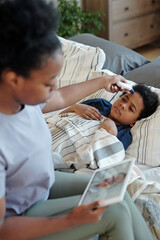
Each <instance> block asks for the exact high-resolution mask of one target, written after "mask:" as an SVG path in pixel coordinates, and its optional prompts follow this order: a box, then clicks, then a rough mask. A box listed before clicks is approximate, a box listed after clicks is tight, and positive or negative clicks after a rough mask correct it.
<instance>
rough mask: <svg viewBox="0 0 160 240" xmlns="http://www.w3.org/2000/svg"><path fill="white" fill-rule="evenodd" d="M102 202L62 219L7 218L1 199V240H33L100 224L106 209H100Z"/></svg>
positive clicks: (81, 208)
mask: <svg viewBox="0 0 160 240" xmlns="http://www.w3.org/2000/svg"><path fill="white" fill-rule="evenodd" d="M99 205H100V202H98V201H97V202H94V203H91V204H88V205H82V206H78V207H76V208H74V209H73V210H72V212H71V213H69V214H68V215H64V216H61V217H48V218H35V217H22V216H16V217H7V218H6V219H5V220H4V222H3V223H2V221H3V219H4V215H5V198H2V199H0V222H1V224H0V239H3V240H31V239H37V238H40V237H43V236H47V235H51V234H54V233H56V232H61V231H65V230H69V229H71V228H72V227H74V226H78V225H81V224H87V223H93V222H98V221H99V220H100V219H101V217H102V215H103V212H104V211H105V209H106V208H105V207H103V208H98V206H99Z"/></svg>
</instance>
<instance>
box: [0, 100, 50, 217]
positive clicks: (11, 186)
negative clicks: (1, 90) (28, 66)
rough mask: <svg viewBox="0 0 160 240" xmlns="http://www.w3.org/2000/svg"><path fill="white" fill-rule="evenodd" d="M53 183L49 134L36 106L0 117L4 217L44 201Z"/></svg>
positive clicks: (1, 185)
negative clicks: (4, 201)
mask: <svg viewBox="0 0 160 240" xmlns="http://www.w3.org/2000/svg"><path fill="white" fill-rule="evenodd" d="M53 183H54V166H53V161H52V151H51V134H50V131H49V129H48V126H47V124H46V122H45V119H44V117H43V114H42V111H41V108H40V106H39V105H37V106H28V105H25V106H24V108H23V109H22V110H21V111H20V112H18V113H16V114H13V115H6V114H2V113H0V198H2V197H3V196H4V195H5V197H6V209H7V211H6V216H11V215H17V214H21V213H23V212H24V211H25V210H26V209H28V208H29V207H30V206H32V205H33V204H34V203H36V202H38V201H40V200H45V199H47V198H48V195H49V189H50V187H51V186H52V185H53Z"/></svg>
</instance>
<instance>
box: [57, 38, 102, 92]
mask: <svg viewBox="0 0 160 240" xmlns="http://www.w3.org/2000/svg"><path fill="white" fill-rule="evenodd" d="M59 40H60V42H61V44H62V49H63V52H64V64H63V67H62V69H61V71H60V73H59V75H58V77H57V80H58V82H59V87H63V86H66V85H70V84H73V83H78V82H83V81H87V80H89V79H91V78H92V72H93V71H99V70H101V69H102V67H103V65H104V62H105V53H104V52H103V50H102V49H100V48H98V47H97V48H94V47H90V46H87V45H84V44H80V43H76V42H74V41H70V40H66V39H64V38H61V37H59Z"/></svg>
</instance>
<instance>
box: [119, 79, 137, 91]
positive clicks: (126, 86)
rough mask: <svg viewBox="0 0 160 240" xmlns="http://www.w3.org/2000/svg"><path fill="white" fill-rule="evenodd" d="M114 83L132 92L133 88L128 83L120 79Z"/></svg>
mask: <svg viewBox="0 0 160 240" xmlns="http://www.w3.org/2000/svg"><path fill="white" fill-rule="evenodd" d="M116 84H117V86H118V87H122V88H124V89H126V90H128V91H130V92H131V93H134V89H133V88H132V86H130V85H129V84H127V83H124V82H121V81H119V82H117V83H116Z"/></svg>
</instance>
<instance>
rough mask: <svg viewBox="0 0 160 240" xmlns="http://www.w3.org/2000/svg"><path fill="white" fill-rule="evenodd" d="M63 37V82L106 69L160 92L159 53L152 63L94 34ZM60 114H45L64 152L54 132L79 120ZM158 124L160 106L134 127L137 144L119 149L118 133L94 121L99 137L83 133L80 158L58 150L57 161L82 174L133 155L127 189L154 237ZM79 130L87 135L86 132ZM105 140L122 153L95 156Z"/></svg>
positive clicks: (158, 234)
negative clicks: (102, 129) (86, 137)
mask: <svg viewBox="0 0 160 240" xmlns="http://www.w3.org/2000/svg"><path fill="white" fill-rule="evenodd" d="M60 41H61V43H62V47H63V51H64V58H65V61H64V65H63V68H62V70H61V72H60V74H59V75H58V82H59V87H62V86H65V85H68V84H73V83H76V82H81V81H89V80H90V79H91V78H94V77H98V76H102V75H105V74H121V75H123V76H124V77H125V78H126V79H128V80H129V84H130V85H133V84H135V83H140V82H141V83H146V84H147V85H149V86H151V88H152V90H153V91H156V92H157V93H158V95H159V96H160V89H159V88H160V57H158V58H157V59H155V60H154V61H152V62H151V61H149V60H148V59H146V58H144V57H143V56H141V55H140V54H138V53H136V52H135V51H133V50H130V49H128V48H126V47H123V46H120V45H118V44H115V43H113V42H110V41H107V40H104V39H102V38H99V37H96V36H93V35H91V34H81V35H77V36H74V37H72V38H71V39H69V40H66V39H63V38H60ZM119 94H120V93H118V94H112V93H108V92H106V91H105V90H100V91H98V92H96V93H94V94H92V95H90V96H88V97H87V98H85V99H83V100H86V99H90V98H100V97H101V98H105V99H107V100H108V101H110V102H111V103H113V102H114V101H115V100H117V98H119ZM58 114H59V112H57V113H56V114H55V113H54V114H53V113H49V114H46V115H45V118H46V121H47V123H48V125H49V127H50V130H51V133H52V136H54V137H53V151H57V154H59V153H62V152H61V150H56V138H55V136H56V137H57V136H58V134H59V133H60V132H61V133H62V132H63V131H67V130H66V129H67V128H68V127H71V125H72V126H73V125H75V124H73V121H72V120H73V119H74V120H75V121H77V119H76V116H74V115H72V114H71V116H70V115H69V116H60V115H58ZM81 121H82V119H81ZM159 123H160V106H159V107H158V109H157V111H156V112H155V113H154V114H153V115H151V116H150V117H148V118H146V119H142V120H140V121H138V122H137V123H136V124H135V126H134V127H133V128H132V130H131V133H132V137H133V140H132V143H131V145H130V146H129V148H128V149H127V150H126V151H125V152H124V150H123V148H120V143H119V141H118V140H117V139H116V138H114V139H113V138H112V137H111V136H110V135H108V134H106V133H103V134H102V132H100V133H99V130H98V129H97V125H96V124H95V125H94V123H92V125H93V126H94V127H93V126H92V127H93V129H94V131H95V129H96V133H97V134H94V137H92V139H90V141H88V140H87V141H86V140H85V141H84V139H83V138H82V142H81V147H80V148H79V146H77V145H76V144H75V145H74V153H75V149H76V154H74V155H75V156H76V157H75V158H74V156H71V155H70V156H69V157H68V159H67V160H66V161H64V156H65V154H66V152H65V153H64V154H62V155H63V158H62V157H61V156H60V155H59V160H58V162H55V167H56V168H57V169H63V168H65V169H68V170H71V171H72V172H73V171H74V172H75V169H76V172H77V173H86V174H92V171H94V169H96V168H97V167H102V166H104V164H106V163H107V164H111V163H112V162H113V161H123V159H125V158H134V159H135V161H136V164H135V169H134V172H133V176H132V179H131V180H130V184H129V185H128V192H129V193H130V195H131V196H132V198H133V200H134V201H135V203H136V205H137V207H138V208H139V210H140V211H141V213H142V215H143V217H144V218H145V220H146V222H147V224H148V225H149V227H150V229H151V231H152V233H153V235H154V237H155V239H158V240H159V239H160V171H159V166H160V147H159V137H160V126H159ZM67 124H70V125H67ZM85 124H86V123H85ZM76 127H77V126H76ZM70 129H71V128H69V130H68V134H69V135H70V134H72V133H73V131H71V130H70ZM87 129H89V128H88V127H86V131H87ZM74 131H77V128H76V129H74ZM86 131H85V133H86ZM56 134H57V135H56ZM78 134H81V135H82V133H78ZM102 136H104V138H105V141H102V139H101V138H102ZM71 138H72V142H75V136H74V135H72V136H71ZM106 139H107V141H106ZM94 140H95V141H94ZM61 142H62V141H61ZM78 142H79V140H78ZM88 142H92V143H93V142H94V143H95V142H96V144H97V145H96V144H95V145H94V144H92V145H91V144H88ZM104 142H105V143H106V142H107V146H105V147H108V146H109V145H112V143H116V144H117V146H119V149H120V150H119V152H118V151H117V150H116V151H117V152H111V154H110V155H109V157H108V159H105V160H104V159H100V160H103V161H97V160H96V161H95V155H94V150H95V148H96V147H97V146H98V148H99V149H101V146H103V144H104ZM99 143H100V144H99ZM87 144H88V145H87ZM57 149H58V148H57ZM71 152H72V151H71ZM86 154H88V155H86ZM88 156H89V157H90V160H89V161H88V162H87V161H86V162H85V159H89V157H88ZM57 159H58V158H57ZM86 169H87V170H88V172H87V171H86Z"/></svg>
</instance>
